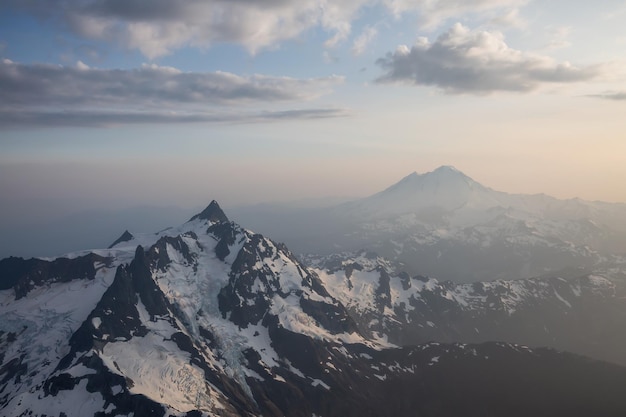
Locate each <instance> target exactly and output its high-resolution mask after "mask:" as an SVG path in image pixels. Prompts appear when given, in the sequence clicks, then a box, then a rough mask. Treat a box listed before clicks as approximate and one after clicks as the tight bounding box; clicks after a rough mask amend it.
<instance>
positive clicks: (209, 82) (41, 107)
mask: <svg viewBox="0 0 626 417" xmlns="http://www.w3.org/2000/svg"><path fill="white" fill-rule="evenodd" d="M341 82H343V78H342V77H338V76H331V77H327V78H315V79H295V78H289V77H268V76H263V75H253V76H249V77H242V76H239V75H235V74H232V73H228V72H206V73H200V72H182V71H180V70H178V69H176V68H172V67H162V66H157V65H154V64H153V65H144V66H142V67H141V68H138V69H133V70H102V69H94V68H90V67H89V66H87V65H85V64H84V63H82V62H80V61H79V62H78V63H77V65H76V66H74V67H66V66H59V65H47V64H34V65H24V64H19V63H14V62H12V61H10V60H6V59H5V60H3V61H2V62H0V112H2V117H1V121H0V125H2V126H8V125H16V124H17V125H28V124H29V123H31V122H32V123H34V124H42V123H49V124H55V123H56V122H55V121H54V120H53V119H54V118H55V117H56V118H58V120H59V121H60V122H59V123H61V124H68V125H80V124H81V123H85V124H87V125H92V124H98V123H99V122H102V124H110V123H113V122H114V121H116V122H117V123H140V122H148V121H150V122H152V121H154V120H157V119H162V122H170V121H174V122H193V121H198V122H201V121H225V120H228V119H233V117H232V116H228V115H225V113H224V111H227V110H228V109H234V108H236V109H237V110H238V112H241V113H242V114H246V115H247V116H246V117H252V118H253V119H255V120H269V119H279V118H282V117H284V116H280V117H278V116H277V115H278V114H280V115H284V112H278V113H269V112H268V113H267V114H266V115H261V116H260V115H259V114H257V113H254V112H252V113H246V111H245V108H246V107H245V106H257V107H258V106H259V105H263V107H264V108H269V107H270V106H271V105H272V104H273V103H278V104H280V103H283V102H302V101H307V100H312V99H314V98H317V97H319V96H320V95H322V94H325V93H329V92H330V91H331V90H332V87H333V86H335V85H337V84H339V83H341ZM323 114H325V113H324V112H322V111H321V110H319V109H318V110H315V111H314V112H312V113H311V114H310V115H309V114H308V113H307V111H304V110H303V111H302V113H301V114H297V113H292V115H293V116H294V117H298V118H302V117H310V116H313V115H316V116H321V115H323ZM326 114H327V115H329V116H334V115H335V114H334V113H333V111H329V112H328V113H326ZM11 118H13V120H14V121H15V123H11ZM81 121H82V122H81Z"/></svg>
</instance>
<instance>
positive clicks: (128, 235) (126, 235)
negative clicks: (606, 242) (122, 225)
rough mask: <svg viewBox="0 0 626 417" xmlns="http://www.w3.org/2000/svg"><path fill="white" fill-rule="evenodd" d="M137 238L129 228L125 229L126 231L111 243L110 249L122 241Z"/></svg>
mask: <svg viewBox="0 0 626 417" xmlns="http://www.w3.org/2000/svg"><path fill="white" fill-rule="evenodd" d="M134 238H135V236H133V234H132V233H130V232H129V231H128V230H124V233H122V235H121V236H120V237H118V238H117V239H116V240H115V242H113V243H111V245H110V246H109V249H111V248H112V247H113V246H115V245H117V244H119V243H122V242H128V241H130V240H133V239H134Z"/></svg>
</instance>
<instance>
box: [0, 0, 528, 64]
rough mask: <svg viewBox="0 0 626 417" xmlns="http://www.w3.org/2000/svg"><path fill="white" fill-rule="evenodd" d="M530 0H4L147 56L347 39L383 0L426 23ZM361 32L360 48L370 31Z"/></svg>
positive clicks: (384, 5)
mask: <svg viewBox="0 0 626 417" xmlns="http://www.w3.org/2000/svg"><path fill="white" fill-rule="evenodd" d="M527 2H528V1H527V0H471V1H463V2H462V1H459V0H434V1H433V0H336V1H327V0H269V1H262V2H261V1H251V0H153V1H151V2H150V6H149V7H147V6H146V3H145V1H143V0H126V1H119V0H64V1H60V2H51V1H49V0H29V1H22V0H5V2H4V3H5V5H6V6H9V7H14V8H17V9H20V10H23V11H26V12H27V13H31V14H33V15H36V16H38V17H40V18H41V19H44V20H47V21H50V22H53V23H56V24H59V25H61V26H62V27H64V28H68V29H69V30H70V31H72V32H73V33H74V34H75V35H78V36H80V37H82V38H85V39H92V40H102V41H107V42H114V43H117V44H119V45H121V46H122V47H124V48H127V49H131V50H139V51H140V52H141V53H142V54H143V55H144V56H146V57H147V58H149V59H156V58H159V57H162V56H164V55H168V54H170V53H172V52H173V51H175V50H177V49H180V48H184V47H196V48H208V47H211V46H212V45H214V44H216V43H233V44H239V45H242V46H244V47H245V48H247V49H248V50H249V51H250V52H251V53H253V54H255V53H257V52H258V51H260V50H262V49H266V48H273V47H276V46H277V45H279V44H280V43H282V42H284V41H287V40H291V39H296V38H298V37H299V36H301V35H302V34H303V33H305V32H306V31H308V30H311V29H314V28H320V29H322V30H323V31H324V32H325V33H326V35H327V38H326V40H325V42H324V44H325V46H326V47H334V46H336V45H338V44H339V43H342V42H345V41H346V40H347V39H348V38H349V37H350V35H351V34H352V25H353V23H354V21H355V20H357V19H359V18H360V16H361V14H362V12H363V11H364V10H365V9H366V8H369V7H375V6H381V10H385V11H386V12H387V13H388V14H389V15H390V16H396V17H399V16H401V15H403V14H405V13H413V14H416V15H417V16H419V18H418V20H419V22H418V24H419V25H420V27H421V28H423V29H432V28H435V27H437V26H438V25H440V24H441V23H442V22H444V21H445V20H446V19H450V18H457V17H460V16H462V15H464V14H467V13H469V14H474V15H480V14H483V13H486V12H490V11H501V12H502V13H505V14H506V13H507V12H508V11H509V10H514V9H517V8H519V7H520V6H522V5H524V4H526V3H527ZM372 33H373V32H372V31H371V30H370V31H369V32H368V33H362V34H360V35H358V37H357V39H356V40H353V42H354V43H355V48H354V50H355V53H356V54H357V55H358V51H359V50H361V49H362V48H363V47H362V46H359V45H365V44H366V43H367V41H368V40H371V38H372Z"/></svg>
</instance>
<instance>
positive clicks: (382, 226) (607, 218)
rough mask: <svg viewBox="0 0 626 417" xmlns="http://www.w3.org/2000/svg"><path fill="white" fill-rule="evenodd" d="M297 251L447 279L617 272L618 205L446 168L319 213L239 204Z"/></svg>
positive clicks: (249, 220)
mask: <svg viewBox="0 0 626 417" xmlns="http://www.w3.org/2000/svg"><path fill="white" fill-rule="evenodd" d="M235 215H236V217H237V218H238V219H239V220H240V221H243V222H245V224H249V225H251V226H252V227H255V228H256V229H258V230H259V231H261V233H267V234H270V235H271V236H274V237H275V238H277V239H280V240H282V241H284V242H287V244H288V245H289V246H290V247H291V248H292V249H293V250H295V251H296V252H297V253H309V254H319V255H329V254H333V253H336V252H355V251H360V250H362V249H365V250H368V251H373V252H376V253H377V254H378V255H380V256H383V257H385V258H386V259H389V260H391V261H393V262H394V263H396V264H400V265H401V269H402V270H405V271H407V272H408V273H410V274H413V275H423V276H431V277H436V278H438V279H440V280H451V281H455V282H476V281H491V280H494V279H505V280H512V279H518V278H532V277H537V276H544V275H566V276H578V275H582V274H584V273H585V272H587V273H589V272H593V271H602V272H603V273H618V274H619V275H620V276H621V277H622V278H623V277H624V274H623V273H622V272H621V271H624V270H625V269H626V256H625V255H626V204H618V203H603V202H590V201H584V200H580V199H570V200H559V199H556V198H553V197H550V196H547V195H544V194H537V195H525V194H509V193H504V192H500V191H495V190H492V189H491V188H488V187H485V186H483V185H481V184H479V183H478V182H476V181H474V180H473V179H471V178H470V177H468V176H467V175H465V174H464V173H462V172H460V171H458V170H457V169H455V168H453V167H450V166H442V167H440V168H437V169H436V170H434V171H432V172H428V173H425V174H417V173H412V174H410V175H408V176H406V177H405V178H403V179H402V180H401V181H399V182H398V183H396V184H394V185H392V186H390V187H388V188H387V189H385V190H383V191H381V192H379V193H376V194H374V195H372V196H369V197H366V198H362V199H357V200H353V201H349V202H346V203H343V204H339V205H332V206H328V207H324V208H315V207H286V206H269V207H263V206H260V207H252V208H247V209H245V208H239V209H237V210H236V213H235Z"/></svg>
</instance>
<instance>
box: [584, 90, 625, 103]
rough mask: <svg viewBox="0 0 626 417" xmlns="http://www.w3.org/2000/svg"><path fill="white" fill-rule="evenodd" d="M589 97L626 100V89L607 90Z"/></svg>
mask: <svg viewBox="0 0 626 417" xmlns="http://www.w3.org/2000/svg"><path fill="white" fill-rule="evenodd" d="M589 97H595V98H603V99H606V100H615V101H623V100H626V91H607V92H606V93H602V94H593V95H590V96H589Z"/></svg>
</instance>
